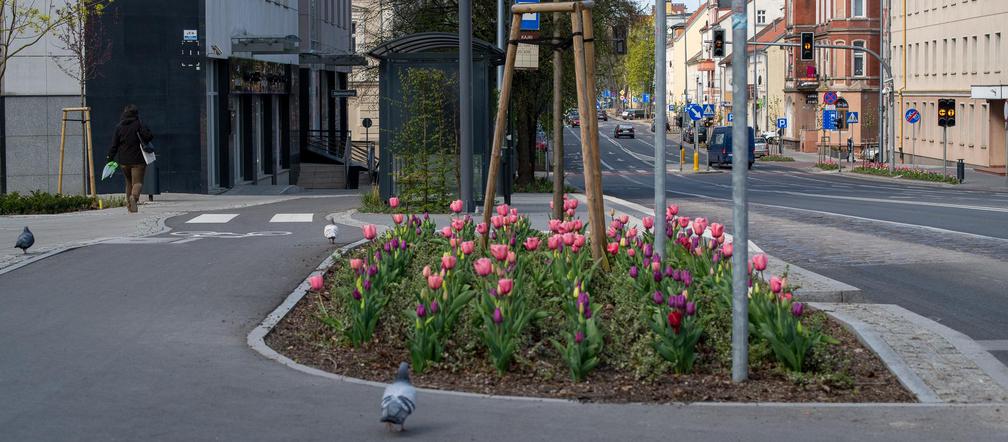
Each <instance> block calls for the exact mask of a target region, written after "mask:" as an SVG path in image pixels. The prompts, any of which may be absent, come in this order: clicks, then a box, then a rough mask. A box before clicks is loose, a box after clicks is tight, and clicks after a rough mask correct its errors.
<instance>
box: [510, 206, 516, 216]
mask: <svg viewBox="0 0 1008 442" xmlns="http://www.w3.org/2000/svg"><path fill="white" fill-rule="evenodd" d="M508 214H509V215H513V216H518V209H515V208H514V207H512V208H511V211H509V212H508Z"/></svg>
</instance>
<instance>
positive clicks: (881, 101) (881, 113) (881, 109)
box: [877, 1, 892, 172]
mask: <svg viewBox="0 0 1008 442" xmlns="http://www.w3.org/2000/svg"><path fill="white" fill-rule="evenodd" d="M878 8H879V37H880V38H879V54H885V52H884V51H885V44H886V42H885V40H886V36H885V2H882V1H880V2H879V7H878ZM884 88H885V81H884V78H883V76H882V63H881V59H880V62H879V72H878V122H877V124H878V151H879V155H882V154H883V153H885V154H887V155H888V154H889V152H887V150H886V148H885V144H883V143H884V141H885V123H884V122H885V94H884V93H883V92H882V90H883V89H884ZM883 158H884V157H883ZM889 172H892V169H890V170H889Z"/></svg>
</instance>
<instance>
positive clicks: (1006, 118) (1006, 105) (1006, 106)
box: [1001, 100, 1008, 186]
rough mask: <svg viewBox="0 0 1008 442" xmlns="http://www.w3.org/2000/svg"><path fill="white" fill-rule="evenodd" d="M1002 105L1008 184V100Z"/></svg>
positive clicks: (1006, 184)
mask: <svg viewBox="0 0 1008 442" xmlns="http://www.w3.org/2000/svg"><path fill="white" fill-rule="evenodd" d="M1001 105H1002V106H1003V107H1004V121H1005V186H1008V100H1005V102H1004V103H1002V104H1001Z"/></svg>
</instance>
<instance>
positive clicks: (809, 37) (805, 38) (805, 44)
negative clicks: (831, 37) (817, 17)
mask: <svg viewBox="0 0 1008 442" xmlns="http://www.w3.org/2000/svg"><path fill="white" fill-rule="evenodd" d="M814 38H815V36H814V35H813V34H812V33H811V32H802V33H801V59H802V60H814V59H815V53H814V52H813V51H812V49H813V48H814V47H815V43H814V42H813V39H814Z"/></svg>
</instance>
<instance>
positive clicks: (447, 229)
mask: <svg viewBox="0 0 1008 442" xmlns="http://www.w3.org/2000/svg"><path fill="white" fill-rule="evenodd" d="M441 235H443V236H444V237H445V238H451V237H453V236H455V234H454V233H453V232H452V229H451V227H449V226H444V227H442V228H441Z"/></svg>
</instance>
